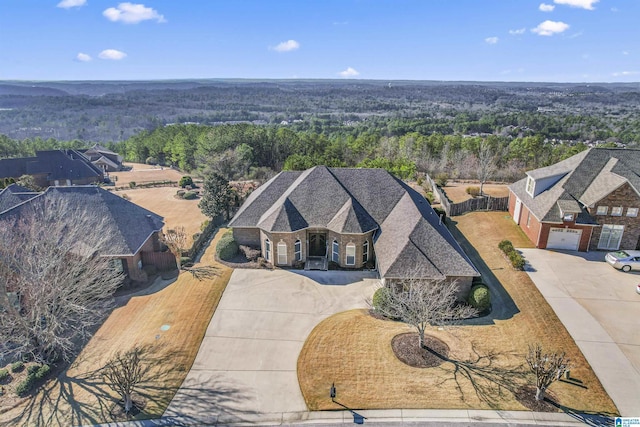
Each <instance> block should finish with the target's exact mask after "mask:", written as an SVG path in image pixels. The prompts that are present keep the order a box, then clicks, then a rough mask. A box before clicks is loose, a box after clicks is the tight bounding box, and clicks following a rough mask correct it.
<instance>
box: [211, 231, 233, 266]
mask: <svg viewBox="0 0 640 427" xmlns="http://www.w3.org/2000/svg"><path fill="white" fill-rule="evenodd" d="M237 253H238V243H236V241H235V240H234V239H233V232H231V230H229V231H227V232H226V233H225V234H224V235H223V236H222V237H221V238H220V240H219V241H218V244H217V245H216V255H218V257H219V258H220V259H223V260H227V261H228V260H230V259H232V258H233V257H234V256H236V254H237Z"/></svg>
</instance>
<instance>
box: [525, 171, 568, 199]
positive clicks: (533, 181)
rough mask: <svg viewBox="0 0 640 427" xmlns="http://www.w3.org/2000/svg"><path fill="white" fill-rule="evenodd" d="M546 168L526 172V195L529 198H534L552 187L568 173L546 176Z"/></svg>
mask: <svg viewBox="0 0 640 427" xmlns="http://www.w3.org/2000/svg"><path fill="white" fill-rule="evenodd" d="M547 169H548V168H542V169H536V170H533V171H529V172H527V186H526V187H525V188H526V191H527V194H528V195H530V196H531V197H536V196H537V195H538V194H540V193H542V192H543V191H545V190H548V189H549V188H551V187H553V186H554V185H555V184H556V183H557V182H558V181H560V180H561V179H562V177H564V176H565V175H566V174H567V173H568V172H567V171H562V172H559V173H558V172H556V173H552V174H547V173H545V172H549V171H548V170H547Z"/></svg>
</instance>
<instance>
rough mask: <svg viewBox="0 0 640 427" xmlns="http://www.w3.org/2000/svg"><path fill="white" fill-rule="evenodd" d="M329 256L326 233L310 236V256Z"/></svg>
mask: <svg viewBox="0 0 640 427" xmlns="http://www.w3.org/2000/svg"><path fill="white" fill-rule="evenodd" d="M326 254H327V235H326V234H324V233H310V234H309V256H325V255H326Z"/></svg>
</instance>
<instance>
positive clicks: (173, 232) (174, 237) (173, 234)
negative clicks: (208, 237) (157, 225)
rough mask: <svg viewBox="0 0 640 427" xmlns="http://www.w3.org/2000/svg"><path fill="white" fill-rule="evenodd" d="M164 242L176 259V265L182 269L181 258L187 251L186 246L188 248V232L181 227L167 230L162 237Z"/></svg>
mask: <svg viewBox="0 0 640 427" xmlns="http://www.w3.org/2000/svg"><path fill="white" fill-rule="evenodd" d="M162 241H163V242H164V244H165V245H167V247H168V248H169V250H170V251H171V253H172V254H173V255H174V256H175V257H176V263H177V265H178V268H180V258H181V257H182V252H183V251H184V250H185V246H187V232H186V231H185V229H184V227H182V226H180V227H176V228H173V229H169V230H167V232H166V233H164V236H163V237H162Z"/></svg>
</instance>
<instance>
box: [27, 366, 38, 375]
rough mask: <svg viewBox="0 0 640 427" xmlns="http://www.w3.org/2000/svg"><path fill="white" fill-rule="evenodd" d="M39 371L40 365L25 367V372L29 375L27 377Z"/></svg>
mask: <svg viewBox="0 0 640 427" xmlns="http://www.w3.org/2000/svg"><path fill="white" fill-rule="evenodd" d="M39 369H40V365H31V366H29V367H27V372H28V373H29V375H31V374H35V373H36V372H38V370H39Z"/></svg>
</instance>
